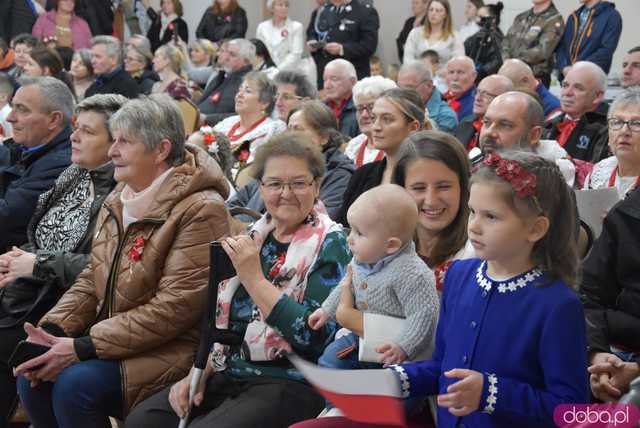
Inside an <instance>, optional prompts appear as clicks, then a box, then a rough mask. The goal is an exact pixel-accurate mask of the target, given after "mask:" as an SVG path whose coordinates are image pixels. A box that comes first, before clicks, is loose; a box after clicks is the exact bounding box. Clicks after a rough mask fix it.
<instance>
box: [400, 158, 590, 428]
mask: <svg viewBox="0 0 640 428" xmlns="http://www.w3.org/2000/svg"><path fill="white" fill-rule="evenodd" d="M469 207H470V218H469V225H468V232H469V239H470V241H471V243H472V244H473V247H474V249H475V251H476V256H477V257H478V258H477V259H468V260H458V261H455V262H454V263H453V264H452V265H451V266H450V268H449V270H448V272H447V275H446V278H445V285H444V293H443V300H442V305H441V312H440V321H439V324H438V328H437V333H436V349H435V352H434V354H433V357H432V359H431V360H428V361H422V362H418V363H408V364H403V365H398V366H392V369H393V370H395V371H396V373H397V375H398V377H399V379H400V381H401V386H402V392H403V394H404V395H405V396H406V397H416V396H425V395H436V394H437V403H438V414H437V419H438V427H439V428H448V427H454V426H455V427H460V426H466V427H474V428H479V427H505V428H506V427H509V428H511V427H521V428H525V427H547V426H548V427H554V426H555V425H554V423H553V412H554V409H555V408H556V406H558V405H559V404H563V403H586V402H588V400H589V384H588V376H587V353H586V346H587V345H586V335H585V321H584V315H583V311H582V306H581V304H580V302H579V300H578V297H577V296H576V294H575V293H574V291H573V290H572V287H573V286H574V285H575V282H576V274H577V271H578V256H577V251H576V232H577V227H576V210H575V205H574V203H573V199H572V195H571V190H570V189H569V188H568V187H567V185H566V184H565V181H564V179H563V178H562V174H561V173H560V170H559V169H558V167H557V166H556V165H555V164H553V163H550V162H548V161H545V160H543V159H542V158H539V157H537V156H534V155H531V154H526V153H511V154H508V155H504V157H501V156H500V155H498V154H491V155H489V156H488V157H487V158H485V160H484V162H483V164H482V165H481V167H480V168H479V170H478V171H477V172H476V173H475V174H474V176H473V177H472V179H471V196H470V200H469Z"/></svg>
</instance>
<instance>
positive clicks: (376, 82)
mask: <svg viewBox="0 0 640 428" xmlns="http://www.w3.org/2000/svg"><path fill="white" fill-rule="evenodd" d="M397 87H398V85H397V84H396V82H394V81H393V80H391V79H387V78H386V77H382V76H371V77H365V78H364V79H362V80H360V81H358V82H357V83H356V84H355V85H354V86H353V89H352V93H353V101H354V102H355V103H356V104H357V103H358V100H359V99H360V98H361V97H373V98H378V97H379V96H380V95H382V93H383V92H384V91H386V90H387V89H394V88H397Z"/></svg>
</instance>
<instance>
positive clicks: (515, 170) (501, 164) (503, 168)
mask: <svg viewBox="0 0 640 428" xmlns="http://www.w3.org/2000/svg"><path fill="white" fill-rule="evenodd" d="M482 163H483V164H485V165H487V166H488V167H491V168H494V169H495V170H496V175H497V176H498V177H500V178H502V179H503V180H505V181H507V182H508V183H509V184H510V185H511V187H513V190H514V191H515V192H516V195H518V197H519V198H521V199H526V198H530V197H535V195H536V182H537V178H536V176H535V175H534V174H532V173H531V172H529V171H527V170H526V169H525V168H524V167H523V166H522V165H521V164H520V162H518V161H515V160H512V159H504V158H503V157H501V156H500V155H498V154H496V153H490V154H488V155H487V156H486V157H485V158H484V160H483V161H482Z"/></svg>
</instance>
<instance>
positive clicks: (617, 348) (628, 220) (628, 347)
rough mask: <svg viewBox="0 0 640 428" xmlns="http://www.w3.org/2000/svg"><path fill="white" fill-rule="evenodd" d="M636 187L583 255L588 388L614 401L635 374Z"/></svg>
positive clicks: (639, 345)
mask: <svg viewBox="0 0 640 428" xmlns="http://www.w3.org/2000/svg"><path fill="white" fill-rule="evenodd" d="M639 260H640V189H638V188H636V190H634V191H632V192H631V193H629V194H628V195H627V198H626V199H625V200H623V201H622V202H620V203H618V205H616V206H614V207H613V208H612V209H611V211H610V212H609V214H608V215H607V217H606V218H605V220H604V227H603V229H602V234H601V235H600V236H599V237H598V239H596V241H595V243H594V245H593V248H592V249H591V252H590V253H589V255H588V256H587V258H586V259H585V260H584V263H583V268H582V284H581V286H580V295H581V299H582V302H583V304H584V309H585V316H586V318H587V338H588V345H589V355H590V363H591V364H592V366H591V367H590V368H589V371H590V372H591V390H592V392H593V394H594V395H595V396H596V397H597V398H599V399H601V400H603V401H615V400H617V399H619V398H620V395H621V394H623V393H624V392H626V390H627V389H628V388H629V383H630V382H631V381H632V380H633V379H634V378H635V377H637V376H640V366H639V364H640V263H638V261H639Z"/></svg>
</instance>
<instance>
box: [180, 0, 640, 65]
mask: <svg viewBox="0 0 640 428" xmlns="http://www.w3.org/2000/svg"><path fill="white" fill-rule="evenodd" d="M182 2H183V5H184V9H185V19H186V20H187V22H188V23H189V30H190V33H191V36H193V34H194V33H195V29H196V27H197V25H198V22H199V21H200V17H201V16H202V13H203V12H204V10H205V9H206V8H207V7H208V6H209V5H210V4H211V3H210V2H207V1H202V0H182ZM239 2H240V4H241V5H242V6H243V7H244V8H245V10H246V11H247V15H248V18H249V31H248V32H247V37H254V36H255V31H256V26H257V25H258V23H259V22H260V21H261V20H262V19H263V18H262V16H263V3H264V0H239ZM290 2H291V7H290V16H291V17H292V18H293V19H295V20H298V21H300V22H302V23H303V24H304V25H305V26H306V25H307V24H308V22H309V16H310V15H311V11H312V10H313V7H314V5H315V4H316V0H290ZM450 2H451V7H452V9H453V17H454V24H456V25H459V24H460V23H462V22H463V21H464V6H465V3H466V1H465V0H450ZM488 2H489V3H495V2H494V1H488ZM502 2H503V3H505V4H506V6H505V10H504V11H503V26H504V27H505V28H504V29H505V30H506V29H507V28H508V27H509V25H510V23H511V22H512V20H513V18H514V17H515V16H516V15H517V14H518V13H520V12H521V11H523V10H525V9H527V8H529V7H531V0H502ZM374 3H375V6H376V9H377V10H378V13H379V15H380V21H381V28H380V36H379V42H378V55H379V56H380V57H381V58H382V59H383V61H384V62H385V63H389V62H398V55H397V51H396V44H395V43H396V42H395V40H396V37H397V35H398V33H399V32H400V29H401V28H402V24H403V23H404V21H405V19H407V17H408V16H409V15H410V14H411V0H375V2H374ZM614 3H615V4H616V7H617V8H618V10H619V11H620V13H621V14H622V17H623V21H624V22H625V25H623V31H622V37H621V39H620V43H619V45H618V50H617V52H616V54H615V56H614V63H613V68H612V70H611V74H612V75H613V74H619V70H620V64H621V63H622V56H623V53H624V52H626V51H627V50H629V49H630V48H632V47H633V46H635V45H640V37H638V36H637V32H636V31H634V29H633V25H632V23H631V19H630V18H631V17H634V16H636V17H637V16H640V1H638V0H617V1H614ZM555 4H556V6H557V7H558V9H559V10H560V13H562V14H563V15H564V16H565V17H566V16H568V15H569V14H570V13H571V12H572V11H573V10H574V9H576V8H577V7H578V4H579V3H578V1H577V0H556V1H555Z"/></svg>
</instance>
